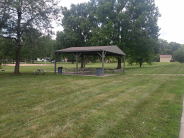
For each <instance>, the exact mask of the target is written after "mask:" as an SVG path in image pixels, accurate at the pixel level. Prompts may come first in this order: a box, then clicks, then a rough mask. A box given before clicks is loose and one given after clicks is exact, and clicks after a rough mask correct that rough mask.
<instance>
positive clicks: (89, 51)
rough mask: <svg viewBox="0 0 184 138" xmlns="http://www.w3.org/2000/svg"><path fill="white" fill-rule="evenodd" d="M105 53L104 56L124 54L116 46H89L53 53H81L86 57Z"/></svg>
mask: <svg viewBox="0 0 184 138" xmlns="http://www.w3.org/2000/svg"><path fill="white" fill-rule="evenodd" d="M102 51H104V52H106V55H123V56H125V55H126V54H125V53H124V52H123V51H122V50H121V49H119V48H118V47H117V46H89V47H70V48H66V49H61V50H56V51H55V53H82V54H86V55H97V54H98V53H97V52H102Z"/></svg>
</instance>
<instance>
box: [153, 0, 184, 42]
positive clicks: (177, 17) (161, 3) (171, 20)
mask: <svg viewBox="0 0 184 138" xmlns="http://www.w3.org/2000/svg"><path fill="white" fill-rule="evenodd" d="M155 3H156V5H157V6H158V8H159V11H160V13H161V17H160V18H159V20H158V25H159V27H160V28H161V30H160V38H162V39H164V40H167V41H168V42H171V41H173V42H177V43H181V44H183V43H184V37H183V33H184V19H183V15H182V14H183V13H184V8H183V5H184V1H183V0H174V1H173V0H155Z"/></svg>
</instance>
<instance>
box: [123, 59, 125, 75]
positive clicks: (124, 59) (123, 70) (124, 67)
mask: <svg viewBox="0 0 184 138" xmlns="http://www.w3.org/2000/svg"><path fill="white" fill-rule="evenodd" d="M123 60H124V66H123V74H125V56H123Z"/></svg>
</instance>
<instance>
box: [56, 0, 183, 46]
mask: <svg viewBox="0 0 184 138" xmlns="http://www.w3.org/2000/svg"><path fill="white" fill-rule="evenodd" d="M88 1H89V0H61V2H60V4H61V5H62V6H65V7H68V8H70V5H71V4H72V3H73V4H78V3H82V2H88ZM155 4H156V6H157V7H158V8H159V12H160V13H161V17H159V19H158V26H159V28H160V32H159V34H160V36H159V38H161V39H164V40H167V41H168V42H177V43H180V44H184V8H183V6H184V0H155ZM55 30H57V31H60V30H62V27H56V28H55Z"/></svg>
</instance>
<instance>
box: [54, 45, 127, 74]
mask: <svg viewBox="0 0 184 138" xmlns="http://www.w3.org/2000/svg"><path fill="white" fill-rule="evenodd" d="M62 53H68V54H73V55H74V56H75V58H76V73H77V74H78V58H79V57H80V56H82V55H99V56H100V57H101V58H102V76H103V75H104V58H105V56H121V57H122V58H123V59H124V67H123V73H124V70H125V56H126V54H125V53H124V52H123V51H122V50H121V49H119V48H118V47H117V46H89V47H70V48H66V49H61V50H56V51H55V61H56V59H57V57H58V56H59V55H60V54H62ZM55 74H56V62H55Z"/></svg>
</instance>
